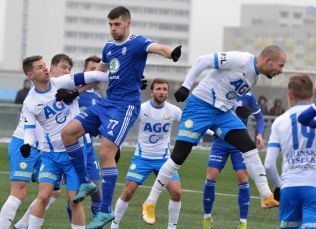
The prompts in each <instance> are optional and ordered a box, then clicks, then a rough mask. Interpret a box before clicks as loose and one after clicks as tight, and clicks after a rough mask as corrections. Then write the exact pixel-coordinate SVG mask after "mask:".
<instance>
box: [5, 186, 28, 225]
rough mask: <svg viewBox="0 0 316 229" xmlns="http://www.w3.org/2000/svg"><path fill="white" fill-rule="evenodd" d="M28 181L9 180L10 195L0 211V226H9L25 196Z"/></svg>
mask: <svg viewBox="0 0 316 229" xmlns="http://www.w3.org/2000/svg"><path fill="white" fill-rule="evenodd" d="M28 185H29V182H27V181H11V191H10V196H9V197H8V199H7V200H6V202H5V203H4V204H3V206H2V208H1V212H0V226H1V227H0V228H3V229H8V228H10V226H11V224H12V222H13V220H14V218H15V214H16V211H17V210H18V208H19V206H20V204H21V203H22V201H23V200H24V199H25V197H26V193H27V189H28Z"/></svg>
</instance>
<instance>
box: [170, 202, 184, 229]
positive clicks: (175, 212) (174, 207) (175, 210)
mask: <svg viewBox="0 0 316 229" xmlns="http://www.w3.org/2000/svg"><path fill="white" fill-rule="evenodd" d="M180 209H181V201H178V202H176V201H173V200H169V206H168V213H169V219H168V229H176V228H177V224H178V219H179V215H180Z"/></svg>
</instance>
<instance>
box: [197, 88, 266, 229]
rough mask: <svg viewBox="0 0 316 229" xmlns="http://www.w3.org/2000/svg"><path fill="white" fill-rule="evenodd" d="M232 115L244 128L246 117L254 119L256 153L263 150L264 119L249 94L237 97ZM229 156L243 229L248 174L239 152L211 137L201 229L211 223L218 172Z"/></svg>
mask: <svg viewBox="0 0 316 229" xmlns="http://www.w3.org/2000/svg"><path fill="white" fill-rule="evenodd" d="M237 100H238V102H237V105H236V106H237V108H236V113H237V115H238V117H239V118H240V119H241V120H242V121H243V123H244V124H245V125H246V126H247V122H248V116H249V115H250V114H253V116H254V117H255V119H256V124H257V125H256V140H257V142H258V144H259V149H260V150H262V149H263V147H264V139H263V132H264V118H263V115H262V113H261V110H260V107H259V105H258V104H257V102H256V97H255V95H254V94H253V93H252V92H248V93H246V94H245V95H243V96H241V97H238V99H237ZM229 156H230V158H231V161H232V164H233V168H234V170H235V172H236V177H237V180H238V187H239V193H238V205H239V216H240V223H239V228H240V229H246V228H247V218H248V209H249V201H250V190H249V183H248V173H247V170H246V165H245V163H244V159H243V157H242V154H241V152H240V151H239V150H238V149H236V148H235V147H233V146H231V145H230V144H228V143H226V142H225V141H223V140H221V139H220V138H218V137H216V136H215V137H214V142H213V145H212V148H211V152H210V156H209V159H208V169H207V178H206V180H205V183H204V191H203V206H204V221H203V229H208V228H211V225H212V222H213V219H212V217H211V215H212V208H213V202H214V200H215V188H216V180H217V178H218V176H219V175H220V172H221V170H222V169H223V168H224V166H225V164H226V162H227V159H228V157H229Z"/></svg>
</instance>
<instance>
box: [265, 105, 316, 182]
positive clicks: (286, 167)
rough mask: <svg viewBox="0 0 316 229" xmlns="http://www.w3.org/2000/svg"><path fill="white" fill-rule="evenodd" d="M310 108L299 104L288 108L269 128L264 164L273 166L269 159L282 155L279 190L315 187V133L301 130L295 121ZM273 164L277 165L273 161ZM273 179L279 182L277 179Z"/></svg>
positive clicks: (310, 129) (308, 128)
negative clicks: (269, 133)
mask: <svg viewBox="0 0 316 229" xmlns="http://www.w3.org/2000/svg"><path fill="white" fill-rule="evenodd" d="M309 106H310V105H306V104H298V105H296V106H294V107H292V108H290V109H289V110H288V111H286V112H285V113H284V114H282V115H281V116H279V117H277V118H276V119H275V121H274V122H273V124H272V127H271V135H270V139H269V142H268V152H267V158H266V164H268V165H269V164H271V163H273V162H272V161H270V160H271V159H269V158H275V156H276V155H275V154H279V153H281V154H282V157H283V163H282V175H281V187H282V188H284V187H293V186H314V187H316V176H315V174H316V144H315V129H314V128H310V127H307V126H303V125H302V124H300V123H299V122H298V121H297V118H298V116H299V115H300V114H301V113H302V111H304V110H306V108H308V107H309ZM269 154H271V155H269ZM274 160H275V161H274V163H276V159H274ZM267 173H268V171H267ZM272 176H275V174H272ZM276 177H277V179H278V175H277V176H276ZM277 179H274V180H277ZM275 183H277V182H275Z"/></svg>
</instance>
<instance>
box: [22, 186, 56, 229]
mask: <svg viewBox="0 0 316 229" xmlns="http://www.w3.org/2000/svg"><path fill="white" fill-rule="evenodd" d="M53 189H54V184H53V183H50V182H41V181H40V183H39V191H38V195H37V198H36V201H35V203H34V205H33V207H32V208H31V215H30V217H29V223H28V228H29V229H36V228H41V227H42V225H43V223H44V215H45V208H46V206H47V204H48V203H49V199H50V197H51V194H52V192H53Z"/></svg>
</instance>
